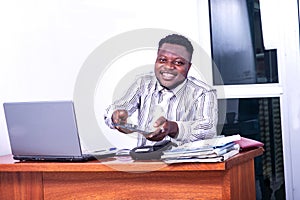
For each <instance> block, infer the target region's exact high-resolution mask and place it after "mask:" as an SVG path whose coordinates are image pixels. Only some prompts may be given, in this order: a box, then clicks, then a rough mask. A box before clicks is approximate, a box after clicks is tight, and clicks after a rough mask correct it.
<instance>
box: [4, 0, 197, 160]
mask: <svg viewBox="0 0 300 200" xmlns="http://www.w3.org/2000/svg"><path fill="white" fill-rule="evenodd" d="M197 9H198V8H197V1H196V0H193V1H183V0H164V1H161V0H151V1H141V0H126V1H123V0H106V1H98V0H43V1H40V0H26V1H23V0H11V1H1V2H0V44H1V45H0V104H1V107H0V155H4V154H8V153H10V145H9V140H8V135H7V129H6V124H5V117H4V112H3V107H2V103H3V102H8V101H37V100H64V99H72V98H73V89H74V84H75V80H76V77H77V74H78V72H79V70H80V68H81V66H82V64H83V62H84V61H85V59H86V58H87V57H88V56H89V54H90V53H91V52H92V51H93V50H94V49H95V48H96V47H98V46H99V45H100V44H101V43H102V42H104V41H105V40H107V39H109V38H111V37H112V36H114V35H116V34H119V33H122V32H125V31H129V30H132V29H137V28H164V29H169V30H173V31H176V32H180V33H182V34H184V35H186V36H188V37H190V38H191V39H193V40H194V41H196V42H198V41H199V27H198V13H197Z"/></svg>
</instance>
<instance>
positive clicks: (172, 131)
mask: <svg viewBox="0 0 300 200" xmlns="http://www.w3.org/2000/svg"><path fill="white" fill-rule="evenodd" d="M154 128H157V129H156V130H155V131H154V132H152V133H150V134H149V135H147V136H146V138H147V139H148V140H151V141H160V140H162V139H164V138H165V137H166V136H167V135H168V136H170V137H172V138H175V137H176V136H177V134H178V125H177V123H176V122H173V121H168V120H167V119H166V118H164V117H160V118H158V120H156V122H155V123H154Z"/></svg>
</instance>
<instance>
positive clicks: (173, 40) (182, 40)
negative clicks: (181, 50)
mask: <svg viewBox="0 0 300 200" xmlns="http://www.w3.org/2000/svg"><path fill="white" fill-rule="evenodd" d="M164 43H169V44H177V45H181V46H184V47H185V48H186V50H187V51H188V52H189V53H190V54H191V57H192V55H193V52H194V47H193V45H192V43H191V41H190V40H189V39H187V38H186V37H184V36H183V35H178V34H171V35H167V36H166V37H164V38H162V39H161V40H160V41H159V43H158V48H161V46H162V45H163V44H164Z"/></svg>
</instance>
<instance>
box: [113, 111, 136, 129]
mask: <svg viewBox="0 0 300 200" xmlns="http://www.w3.org/2000/svg"><path fill="white" fill-rule="evenodd" d="M127 118H128V112H127V110H115V111H114V112H113V114H112V121H113V123H115V124H126V123H127ZM115 128H116V129H117V130H118V131H120V132H122V133H126V134H128V133H132V131H130V130H128V129H124V128H121V127H118V126H116V127H115Z"/></svg>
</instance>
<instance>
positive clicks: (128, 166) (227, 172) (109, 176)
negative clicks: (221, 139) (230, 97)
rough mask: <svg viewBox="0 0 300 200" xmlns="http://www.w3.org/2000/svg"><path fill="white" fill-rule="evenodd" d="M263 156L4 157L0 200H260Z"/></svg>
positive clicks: (256, 153) (0, 170)
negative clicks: (196, 159) (258, 166)
mask: <svg viewBox="0 0 300 200" xmlns="http://www.w3.org/2000/svg"><path fill="white" fill-rule="evenodd" d="M262 153H263V149H262V148H258V149H255V150H251V151H248V152H244V153H240V154H238V155H236V156H235V157H233V158H231V159H229V160H227V161H226V162H222V163H190V164H174V165H169V166H167V165H165V164H164V163H161V162H134V163H132V162H131V163H130V162H128V161H118V162H115V163H114V162H113V164H111V165H109V166H108V165H107V164H103V163H109V161H107V160H106V161H103V162H99V161H92V162H87V163H54V162H17V161H15V160H13V159H12V156H11V155H7V156H1V157H0V199H1V200H5V199H8V200H13V199H30V200H34V199H39V200H40V199H59V200H65V199H205V200H207V199H238V200H239V199H243V200H247V199H255V178H254V157H256V156H259V155H261V154H262ZM154 168H157V170H155V171H152V169H154ZM116 169H122V170H123V171H118V170H116ZM125 171H127V172H125ZM147 171H148V172H147Z"/></svg>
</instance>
